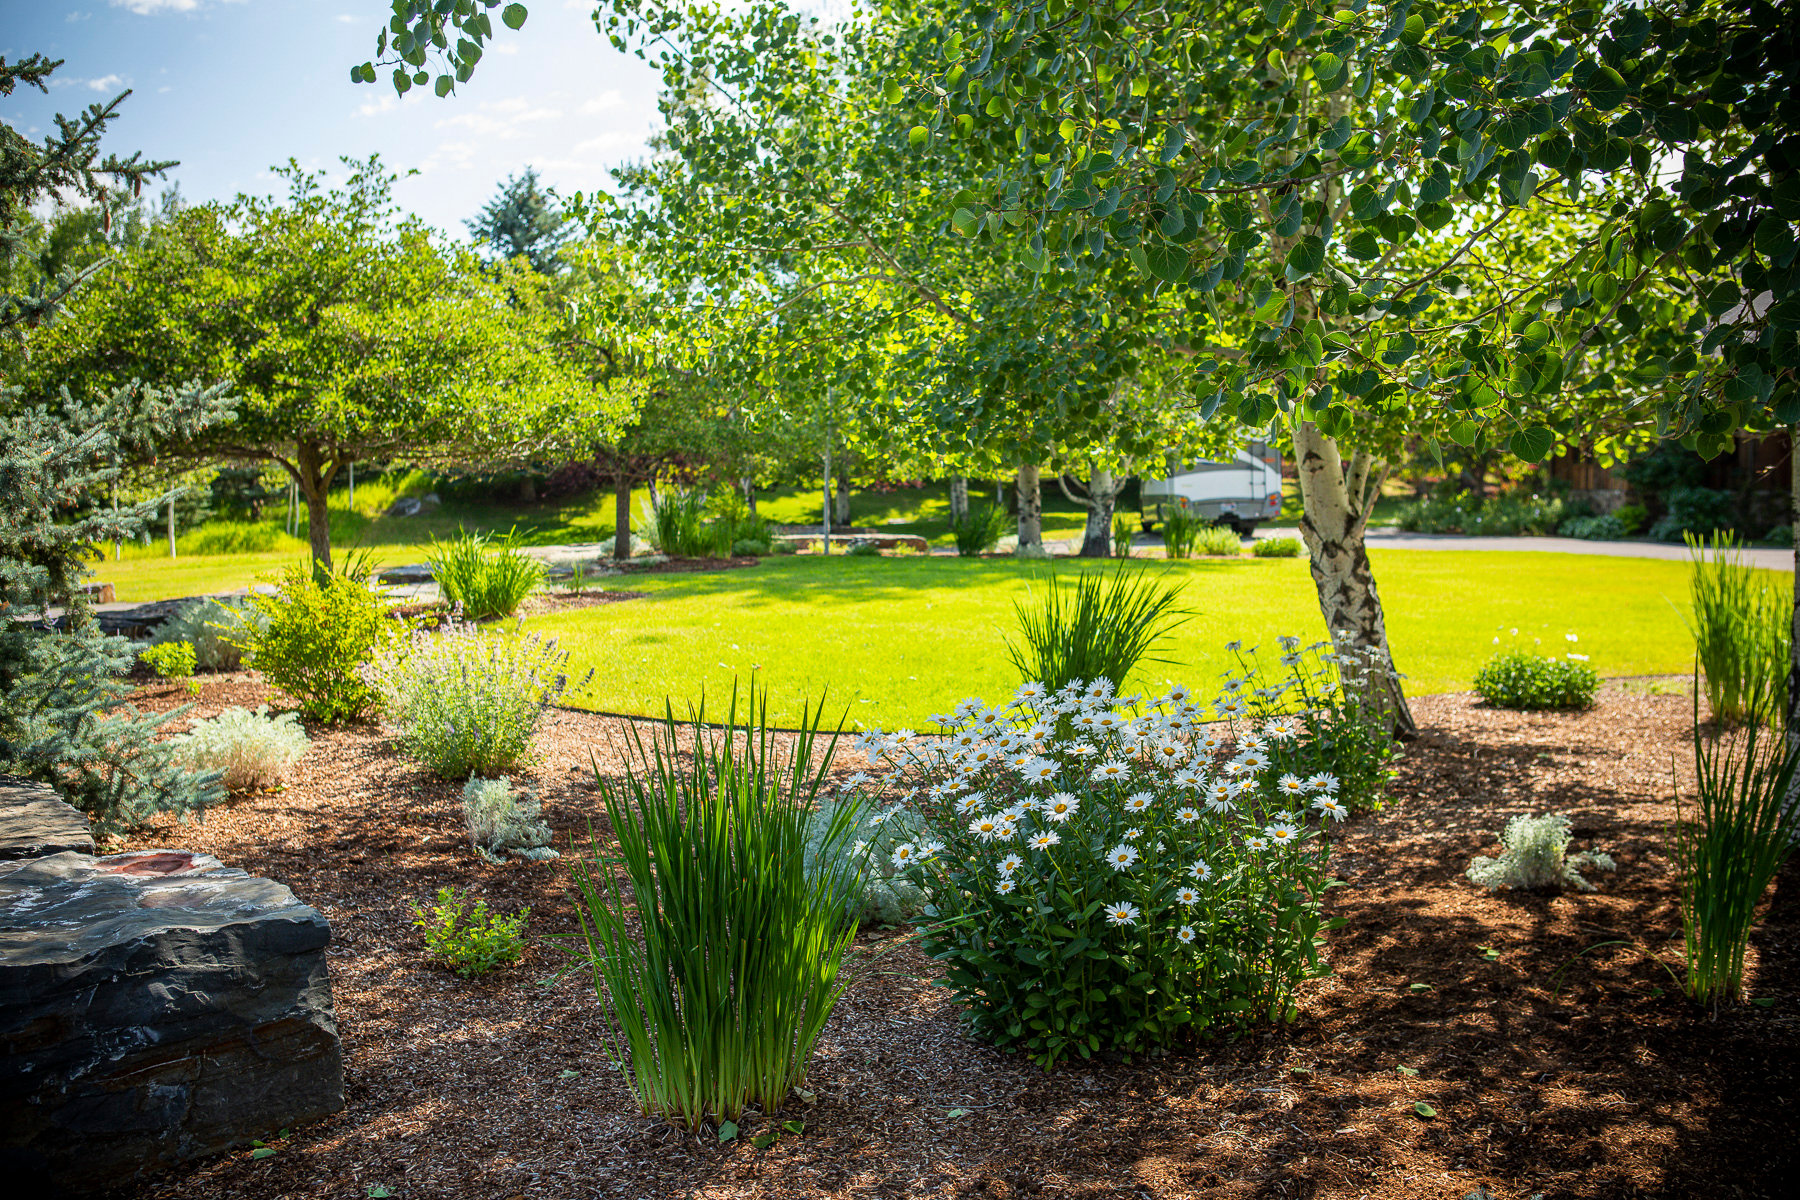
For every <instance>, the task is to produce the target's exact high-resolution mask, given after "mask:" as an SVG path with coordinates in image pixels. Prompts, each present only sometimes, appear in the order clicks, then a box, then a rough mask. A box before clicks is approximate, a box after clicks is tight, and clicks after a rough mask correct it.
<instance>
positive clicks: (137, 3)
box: [112, 0, 200, 17]
mask: <svg viewBox="0 0 1800 1200" xmlns="http://www.w3.org/2000/svg"><path fill="white" fill-rule="evenodd" d="M112 3H113V7H114V8H123V9H128V10H129V11H131V12H134V13H136V14H137V15H138V16H140V17H150V16H155V15H156V14H157V13H166V12H193V11H194V10H195V9H196V8H199V7H200V0H112Z"/></svg>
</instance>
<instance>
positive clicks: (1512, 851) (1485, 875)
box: [1468, 813, 1618, 892]
mask: <svg viewBox="0 0 1800 1200" xmlns="http://www.w3.org/2000/svg"><path fill="white" fill-rule="evenodd" d="M1573 841H1574V838H1573V836H1572V834H1571V833H1570V825H1569V818H1568V816H1567V815H1566V814H1564V813H1546V814H1544V815H1543V816H1541V817H1526V816H1519V817H1514V818H1513V819H1512V820H1510V821H1508V822H1507V823H1506V829H1505V830H1504V831H1502V832H1501V834H1500V845H1501V851H1500V857H1499V858H1489V857H1487V856H1486V855H1485V854H1480V855H1476V857H1475V860H1474V861H1473V862H1471V863H1470V864H1469V870H1468V876H1469V878H1470V879H1471V880H1473V881H1474V882H1476V883H1479V884H1480V885H1481V886H1482V887H1484V888H1486V889H1487V890H1488V891H1490V892H1492V891H1497V890H1498V889H1500V888H1515V889H1518V890H1520V891H1532V892H1560V891H1562V890H1563V889H1564V888H1571V887H1572V888H1575V889H1576V890H1578V891H1583V892H1591V891H1593V890H1594V885H1593V884H1591V883H1589V882H1588V881H1587V879H1586V878H1585V877H1584V876H1583V875H1582V874H1581V872H1582V871H1589V870H1600V871H1611V870H1614V869H1616V868H1617V866H1618V864H1617V863H1615V862H1613V860H1612V856H1611V855H1610V854H1604V853H1602V852H1600V851H1598V850H1583V851H1581V852H1580V853H1578V854H1570V853H1569V845H1570V843H1571V842H1573Z"/></svg>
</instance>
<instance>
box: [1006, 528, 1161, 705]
mask: <svg viewBox="0 0 1800 1200" xmlns="http://www.w3.org/2000/svg"><path fill="white" fill-rule="evenodd" d="M1043 584H1044V591H1043V597H1042V599H1041V600H1032V599H1031V598H1030V597H1029V596H1028V597H1027V598H1026V599H1024V600H1018V601H1015V602H1014V605H1013V610H1014V613H1015V615H1016V616H1017V618H1018V622H1019V641H1018V642H1017V643H1014V642H1012V641H1008V642H1007V644H1006V652H1007V654H1008V655H1009V656H1010V657H1011V658H1012V662H1013V666H1014V667H1015V668H1016V669H1017V670H1018V672H1019V676H1020V678H1021V679H1026V680H1032V681H1034V682H1037V683H1039V684H1042V685H1043V686H1045V687H1048V688H1051V689H1057V688H1061V687H1062V686H1063V685H1064V684H1068V683H1074V682H1076V681H1078V680H1079V681H1083V682H1085V681H1089V680H1098V679H1106V680H1110V681H1111V682H1112V686H1113V687H1114V688H1115V689H1116V688H1121V687H1123V686H1124V685H1125V678H1126V676H1128V675H1130V674H1131V673H1132V672H1133V671H1134V670H1136V669H1137V667H1138V664H1139V663H1142V662H1167V661H1168V660H1167V659H1161V658H1151V657H1150V651H1151V650H1152V649H1154V648H1155V647H1156V646H1157V645H1158V644H1159V643H1161V642H1163V641H1165V640H1166V639H1167V638H1168V636H1169V633H1170V631H1171V630H1173V629H1174V628H1175V627H1176V626H1177V625H1180V624H1181V623H1182V622H1183V621H1185V620H1187V618H1188V616H1189V615H1190V614H1189V613H1188V612H1187V610H1185V609H1183V608H1180V607H1179V606H1178V603H1177V602H1178V600H1179V599H1180V596H1181V584H1179V583H1172V582H1169V581H1167V580H1164V579H1160V578H1157V577H1155V576H1152V575H1151V574H1150V569H1149V568H1148V567H1145V566H1132V565H1131V564H1130V562H1129V561H1128V560H1121V561H1120V562H1119V564H1118V565H1117V566H1116V567H1111V568H1109V569H1107V570H1104V571H1083V572H1081V573H1079V574H1077V575H1076V576H1075V578H1074V580H1072V581H1070V582H1068V583H1064V582H1063V581H1062V580H1060V579H1058V578H1057V574H1056V572H1055V571H1054V569H1053V570H1052V571H1051V572H1050V573H1049V574H1048V576H1047V577H1046V578H1045V579H1044V581H1043Z"/></svg>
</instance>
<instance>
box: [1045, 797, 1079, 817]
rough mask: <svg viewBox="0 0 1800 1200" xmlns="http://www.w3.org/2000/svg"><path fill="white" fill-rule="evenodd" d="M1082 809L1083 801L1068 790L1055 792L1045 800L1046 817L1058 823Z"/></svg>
mask: <svg viewBox="0 0 1800 1200" xmlns="http://www.w3.org/2000/svg"><path fill="white" fill-rule="evenodd" d="M1080 809H1081V801H1079V800H1077V799H1076V798H1075V797H1073V796H1071V795H1069V793H1067V792H1055V793H1053V794H1052V795H1051V797H1050V798H1049V799H1048V800H1046V801H1044V805H1043V812H1044V818H1045V819H1046V820H1049V821H1054V822H1056V823H1057V824H1058V825H1060V824H1062V823H1063V822H1064V821H1066V820H1068V819H1069V818H1070V817H1072V816H1074V815H1075V814H1076V812H1078V811H1079V810H1080Z"/></svg>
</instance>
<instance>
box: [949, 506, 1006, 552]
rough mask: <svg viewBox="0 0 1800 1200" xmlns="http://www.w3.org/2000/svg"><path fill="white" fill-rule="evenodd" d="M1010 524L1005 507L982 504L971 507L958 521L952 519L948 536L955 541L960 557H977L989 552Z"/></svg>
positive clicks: (996, 544) (1004, 534)
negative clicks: (977, 506)
mask: <svg viewBox="0 0 1800 1200" xmlns="http://www.w3.org/2000/svg"><path fill="white" fill-rule="evenodd" d="M1011 525H1012V518H1011V517H1010V516H1008V515H1007V512H1006V509H1005V508H1003V507H1001V506H1000V505H998V504H983V505H981V506H980V507H979V508H976V507H971V508H970V509H969V511H968V512H967V513H965V514H963V518H962V520H960V521H958V520H955V519H952V520H951V522H950V536H951V538H952V539H954V540H955V542H956V553H957V554H958V555H959V556H960V557H962V558H978V557H980V556H981V555H983V554H988V553H991V552H992V551H993V549H994V547H995V546H998V545H999V544H1000V539H1001V538H1003V537H1005V536H1006V531H1007V529H1008V528H1010V527H1011Z"/></svg>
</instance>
